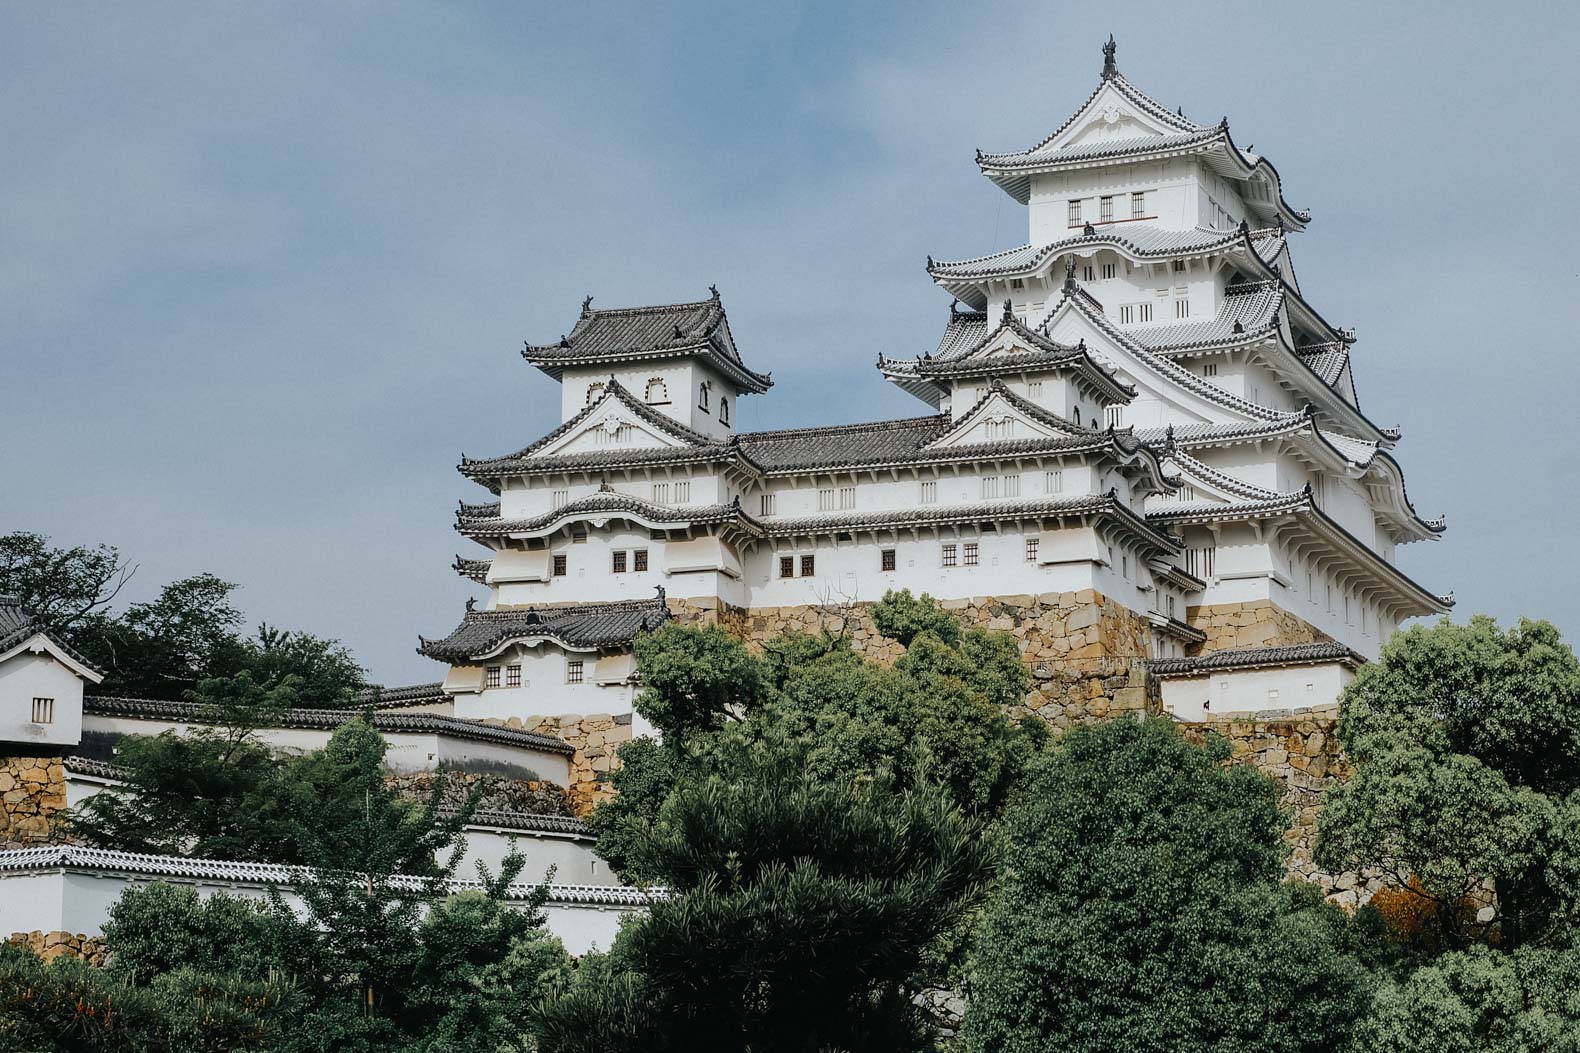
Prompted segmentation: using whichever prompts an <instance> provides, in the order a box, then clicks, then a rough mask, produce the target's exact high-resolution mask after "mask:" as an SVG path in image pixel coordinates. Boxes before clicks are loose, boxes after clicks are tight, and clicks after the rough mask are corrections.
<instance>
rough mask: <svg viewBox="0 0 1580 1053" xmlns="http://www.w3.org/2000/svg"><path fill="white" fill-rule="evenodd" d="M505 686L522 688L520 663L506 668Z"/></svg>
mask: <svg viewBox="0 0 1580 1053" xmlns="http://www.w3.org/2000/svg"><path fill="white" fill-rule="evenodd" d="M505 686H506V687H520V686H521V666H520V664H519V663H518V664H515V665H507V666H505Z"/></svg>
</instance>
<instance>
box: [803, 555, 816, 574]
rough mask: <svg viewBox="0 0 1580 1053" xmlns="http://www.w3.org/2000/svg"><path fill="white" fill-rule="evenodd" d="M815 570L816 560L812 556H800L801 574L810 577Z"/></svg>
mask: <svg viewBox="0 0 1580 1053" xmlns="http://www.w3.org/2000/svg"><path fill="white" fill-rule="evenodd" d="M816 571H817V560H816V558H815V557H813V556H802V557H801V576H802V577H803V578H810V577H811V576H812V575H813V574H814V573H816Z"/></svg>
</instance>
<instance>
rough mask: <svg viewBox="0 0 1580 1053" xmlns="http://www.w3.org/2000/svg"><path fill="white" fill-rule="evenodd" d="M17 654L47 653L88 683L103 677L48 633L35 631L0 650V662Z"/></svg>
mask: <svg viewBox="0 0 1580 1053" xmlns="http://www.w3.org/2000/svg"><path fill="white" fill-rule="evenodd" d="M19 654H47V655H49V656H50V657H51V658H53V659H54V660H55V661H57V662H59V663H60V664H61V665H63V666H65V667H66V668H67V669H69V670H71V672H72V673H74V674H76V675H77V676H78V677H80V678H81V679H83V680H86V681H88V682H89V683H90V684H97V683H99V682H100V681H101V680H103V679H104V674H103V673H101V672H99V671H98V670H97V669H95V668H93V667H92V666H91V665H88V664H87V663H86V662H84V661H83V660H82V659H80V658H78V657H77V656H76V655H74V654H72V653H71V651H69V650H67V649H66V648H65V647H62V646H61V645H60V644H58V643H56V642H55V641H54V640H53V639H52V638H51V637H50V635H49V634H48V633H45V632H37V633H34V634H33V635H32V636H29V637H27V638H26V639H24V640H21V641H20V642H18V643H16V644H13V645H12V646H10V647H8V648H6V649H5V650H4V651H3V652H0V662H6V661H9V660H10V659H11V658H14V657H15V656H17V655H19Z"/></svg>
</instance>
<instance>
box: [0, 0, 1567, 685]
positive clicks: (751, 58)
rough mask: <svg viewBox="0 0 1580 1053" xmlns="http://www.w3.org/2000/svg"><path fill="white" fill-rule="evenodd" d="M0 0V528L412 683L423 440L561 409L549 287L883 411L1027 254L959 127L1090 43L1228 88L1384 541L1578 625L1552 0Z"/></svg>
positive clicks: (859, 409) (1558, 26) (451, 440)
mask: <svg viewBox="0 0 1580 1053" xmlns="http://www.w3.org/2000/svg"><path fill="white" fill-rule="evenodd" d="M1105 6H1109V7H1111V8H1112V9H1111V10H1102V11H1099V9H1097V8H1094V7H1093V5H1091V4H1068V3H1051V2H1041V3H1011V4H991V3H984V4H976V5H960V4H940V3H932V2H922V0H913V2H910V3H905V4H885V5H878V4H859V3H794V2H776V3H772V4H755V3H740V2H735V3H685V2H675V3H666V4H652V3H632V4H623V3H583V4H563V3H552V4H551V3H537V2H530V0H520V2H514V3H451V4H427V3H416V2H403V0H388V2H380V3H349V2H347V3H319V2H315V3H301V4H292V3H283V2H282V3H269V4H241V3H234V4H224V3H203V4H191V5H186V4H174V3H160V2H157V0H149V2H145V3H140V4H135V5H130V4H127V5H111V4H73V5H63V4H27V3H20V2H17V3H11V4H6V5H3V6H0V133H3V135H4V142H5V149H4V151H3V152H0V364H3V373H0V451H3V452H4V457H3V468H0V532H5V531H10V530H33V531H38V532H41V533H44V534H47V535H49V536H50V537H51V538H52V539H53V540H54V541H55V542H56V543H58V544H78V543H83V544H95V543H99V542H109V543H113V544H115V545H118V546H119V547H120V548H121V550H122V552H123V553H124V554H125V555H126V556H127V557H128V558H129V559H130V560H132V561H133V562H135V563H137V564H138V566H139V570H138V572H137V575H136V577H135V579H134V581H133V584H132V586H131V587H130V588H129V589H128V591H127V593H125V594H124V595H125V597H126V598H128V599H131V600H138V599H146V598H149V597H151V596H152V595H154V594H156V593H157V591H158V589H159V587H160V586H161V585H163V584H164V583H166V582H168V581H171V580H174V579H177V578H180V577H184V576H186V575H190V574H195V573H199V572H203V571H209V572H213V573H215V574H218V575H220V576H221V577H223V578H225V579H227V580H230V581H234V582H238V583H240V584H241V586H242V588H241V589H240V590H239V591H238V592H237V594H236V600H237V603H238V605H239V606H240V607H241V608H242V609H243V611H244V612H245V614H246V616H247V618H248V621H249V623H256V622H259V621H265V622H268V623H270V624H275V625H280V626H285V627H290V628H298V629H305V630H309V631H312V632H315V633H318V634H321V635H326V636H331V637H335V638H338V639H341V640H343V641H345V642H346V643H347V644H348V645H349V646H350V647H351V648H352V649H353V651H354V652H355V653H356V655H357V656H358V657H359V658H360V659H361V660H362V662H363V663H364V664H365V665H366V666H367V667H368V668H369V670H370V673H371V675H372V677H373V679H374V680H376V681H380V682H383V683H386V684H399V683H411V682H417V681H424V680H433V679H438V678H439V677H440V676H441V675H442V668H441V667H440V666H439V665H437V664H436V663H433V662H431V661H429V660H427V659H424V658H422V657H420V656H418V655H417V654H416V653H415V650H414V648H415V646H416V643H417V635H418V634H419V633H422V634H424V635H427V636H430V637H435V636H442V635H444V634H445V633H447V632H448V631H449V630H450V629H451V628H453V627H454V625H455V623H456V622H457V621H458V620H459V617H460V615H461V613H462V610H463V604H464V602H465V599H466V598H467V596H469V595H473V594H478V595H481V592H482V590H481V587H479V586H474V585H472V584H471V583H469V582H466V581H464V580H463V579H460V578H458V577H457V576H456V575H455V573H454V572H453V571H452V570H451V569H450V563H451V561H452V559H453V557H454V555H455V554H456V553H458V552H464V553H467V554H469V555H472V554H482V553H481V550H476V551H475V552H474V551H473V549H474V548H475V546H473V545H472V543H471V542H468V541H466V540H465V539H463V538H460V537H459V536H458V535H456V534H455V532H454V530H453V522H454V516H453V512H454V506H455V503H456V501H457V500H459V499H463V498H464V499H467V500H480V499H483V498H485V497H486V492H485V491H483V490H482V489H480V488H478V487H477V486H476V485H475V484H472V483H469V482H468V481H466V480H464V479H463V478H461V477H460V476H459V475H458V474H457V473H456V471H455V465H456V463H457V462H458V461H459V459H460V457H461V455H462V454H463V453H465V454H468V455H470V456H473V457H479V456H493V455H498V454H503V453H506V452H509V451H512V450H516V449H519V448H520V447H522V446H524V445H526V444H528V443H529V442H531V441H533V440H535V439H536V438H538V437H539V436H541V435H542V434H543V433H545V432H547V431H549V430H550V429H551V428H552V427H553V426H554V425H555V424H557V423H558V406H559V404H558V387H557V385H556V384H555V383H554V382H553V381H551V380H549V379H548V378H547V377H545V376H543V375H542V374H540V373H538V372H537V371H536V370H534V369H533V368H531V367H530V366H528V365H527V364H526V363H524V362H523V361H522V360H521V358H520V356H519V354H518V352H519V350H520V347H521V344H522V342H523V341H525V340H531V341H534V342H540V343H541V342H549V341H552V340H555V339H557V338H558V337H559V336H560V334H562V333H564V332H565V331H566V330H568V329H569V328H570V326H571V325H572V324H573V323H574V321H575V318H576V315H577V312H578V309H579V305H580V302H581V299H582V297H583V296H584V295H587V294H588V293H591V294H593V295H595V296H596V297H597V303H598V304H600V305H602V306H620V305H631V304H644V303H662V302H670V301H675V300H686V299H700V298H702V297H704V296H706V295H707V288H708V286H709V284H710V283H716V284H717V285H718V287H719V289H720V292H721V293H722V295H723V298H724V303H725V306H726V308H727V309H728V311H729V315H730V323H731V329H732V330H733V332H734V334H735V336H736V338H737V341H738V343H739V344H740V346H741V348H742V351H743V354H744V355H745V357H746V359H747V361H748V363H749V364H750V365H752V366H753V367H754V368H757V369H759V370H771V371H772V372H773V375H774V380H775V387H774V388H773V390H772V391H771V392H769V394H768V395H766V396H763V397H753V398H749V399H743V400H742V401H741V404H740V406H739V420H738V422H737V423H738V426H739V427H741V428H743V429H755V428H771V427H793V426H799V425H812V424H832V423H845V422H852V421H857V420H875V419H884V418H888V417H895V416H909V415H915V414H917V413H922V412H927V410H926V407H924V406H923V404H922V403H920V402H917V401H915V400H914V399H912V398H911V397H910V396H907V395H905V394H903V393H902V392H900V391H898V390H896V389H894V388H892V387H890V386H889V385H887V384H885V383H884V382H883V381H882V380H881V379H880V378H879V376H878V375H877V372H876V370H875V369H874V368H873V363H874V361H875V360H876V358H877V357H878V354H879V353H880V352H881V353H883V354H885V355H888V356H890V357H906V356H914V355H916V354H919V353H921V352H922V351H926V350H930V349H931V347H932V346H933V343H935V342H936V339H937V336H938V333H939V331H940V328H941V326H942V325H943V323H944V319H945V317H946V315H947V313H948V305H949V298H948V296H947V295H946V294H944V293H943V292H941V291H940V290H938V289H937V288H935V287H934V286H933V285H932V284H931V282H930V281H929V280H928V278H927V276H926V273H925V271H924V262H925V260H926V258H927V256H928V255H929V254H930V255H932V256H935V257H937V258H939V259H959V258H963V257H968V256H975V255H979V254H983V253H987V252H992V251H994V250H997V249H1001V248H1008V247H1010V246H1013V245H1016V244H1019V243H1021V242H1023V241H1024V239H1025V235H1026V230H1025V211H1024V208H1023V207H1022V206H1020V205H1018V204H1016V203H1015V202H1014V201H1013V200H1011V199H1010V198H1009V197H1007V196H1006V195H1005V194H1003V193H1002V192H1000V191H999V190H998V189H996V188H995V187H994V186H993V185H992V184H991V183H989V182H988V181H987V180H985V179H984V178H983V177H982V176H981V175H980V174H979V173H978V171H977V169H976V166H975V164H974V163H973V160H972V158H973V156H974V151H975V150H976V149H977V148H982V149H984V150H988V151H996V150H1015V149H1021V148H1024V147H1026V146H1028V145H1030V144H1032V143H1034V142H1036V141H1037V140H1039V139H1041V138H1042V137H1043V136H1044V135H1046V134H1047V133H1048V132H1049V131H1051V130H1052V129H1053V128H1054V127H1056V126H1057V125H1058V124H1059V123H1060V122H1062V121H1063V120H1064V118H1065V117H1066V116H1068V115H1069V114H1070V113H1071V112H1072V111H1073V110H1074V109H1075V108H1076V107H1077V106H1078V105H1079V104H1080V103H1081V102H1082V101H1083V100H1084V99H1085V98H1086V96H1087V94H1088V93H1089V92H1090V91H1091V90H1092V89H1093V88H1094V87H1095V86H1096V83H1097V78H1098V74H1099V71H1100V68H1101V64H1102V56H1101V51H1100V48H1101V44H1102V42H1103V40H1104V39H1106V38H1107V36H1108V34H1109V33H1110V32H1112V33H1113V34H1114V35H1115V36H1116V37H1117V39H1118V42H1119V52H1118V64H1119V68H1120V70H1121V71H1123V72H1124V73H1125V75H1126V76H1127V77H1128V78H1129V79H1130V80H1131V81H1132V82H1133V83H1135V84H1136V85H1138V86H1139V87H1140V88H1141V89H1142V90H1144V91H1146V92H1148V93H1149V94H1151V95H1152V96H1153V97H1155V98H1157V99H1159V100H1160V101H1162V102H1164V103H1166V104H1167V105H1169V106H1176V105H1178V106H1183V107H1184V110H1185V113H1186V114H1187V115H1188V116H1191V117H1193V118H1195V119H1197V120H1200V121H1202V122H1203V123H1208V122H1211V121H1216V120H1217V119H1218V117H1219V116H1221V115H1225V114H1226V115H1228V117H1229V119H1230V124H1231V127H1232V129H1233V132H1234V136H1235V140H1236V142H1238V143H1240V144H1242V145H1244V146H1246V147H1247V148H1250V147H1253V146H1254V147H1255V150H1256V152H1257V153H1259V154H1262V155H1264V156H1267V157H1268V158H1269V159H1271V160H1272V161H1273V162H1274V163H1275V164H1276V165H1277V166H1278V170H1279V173H1280V174H1281V176H1282V177H1283V180H1284V188H1285V191H1284V192H1285V196H1286V198H1287V199H1288V200H1289V201H1290V202H1291V204H1293V205H1294V206H1295V207H1297V208H1309V209H1311V211H1312V213H1313V221H1312V223H1311V225H1310V227H1309V229H1308V231H1307V232H1305V233H1303V234H1301V235H1299V236H1298V237H1297V238H1295V239H1293V241H1294V244H1293V253H1294V262H1295V266H1296V268H1297V273H1298V274H1299V276H1300V282H1301V286H1302V288H1303V290H1304V291H1305V293H1306V295H1307V297H1308V298H1309V299H1310V300H1311V301H1312V303H1313V304H1314V305H1315V306H1316V307H1317V309H1318V310H1319V311H1321V312H1322V314H1323V315H1324V316H1325V317H1326V318H1328V319H1329V320H1330V321H1332V322H1333V323H1334V324H1336V325H1344V326H1353V327H1354V328H1355V329H1356V330H1357V331H1358V335H1359V343H1358V344H1357V345H1356V346H1355V348H1354V363H1355V365H1354V369H1355V373H1356V378H1357V382H1358V384H1359V386H1360V395H1361V403H1362V407H1363V408H1364V409H1365V410H1366V411H1367V412H1368V413H1369V414H1370V415H1371V416H1372V418H1373V419H1375V420H1377V421H1378V422H1379V423H1381V424H1385V425H1387V424H1396V423H1397V424H1399V425H1401V426H1402V427H1403V429H1404V440H1403V442H1402V443H1401V444H1400V446H1399V448H1398V450H1397V451H1396V453H1397V455H1398V457H1399V459H1400V460H1401V462H1402V464H1403V465H1404V468H1405V472H1406V479H1407V482H1408V486H1409V493H1410V497H1411V498H1412V500H1413V501H1414V503H1415V505H1416V507H1417V508H1418V509H1419V511H1420V512H1421V513H1422V514H1423V515H1426V516H1436V515H1440V514H1443V515H1446V516H1447V517H1448V522H1449V530H1448V533H1447V534H1446V536H1445V537H1444V538H1443V539H1442V540H1441V541H1438V542H1427V543H1420V544H1415V545H1411V546H1409V547H1408V548H1407V549H1405V550H1403V552H1402V553H1401V556H1400V563H1401V565H1402V566H1403V568H1404V569H1405V570H1406V571H1407V572H1408V573H1410V574H1411V575H1412V576H1414V577H1415V578H1416V579H1417V580H1419V581H1421V582H1422V583H1423V584H1426V585H1427V586H1428V587H1430V588H1432V589H1434V590H1435V591H1443V592H1446V591H1449V590H1452V591H1454V592H1455V593H1456V595H1457V597H1458V601H1459V603H1458V607H1457V608H1456V615H1455V617H1456V618H1463V617H1465V616H1468V615H1469V614H1472V613H1477V612H1487V613H1490V614H1493V615H1495V616H1497V617H1499V618H1500V619H1503V620H1508V619H1512V618H1514V617H1517V616H1520V615H1529V616H1533V617H1545V618H1549V619H1551V620H1552V621H1554V622H1555V623H1556V624H1557V625H1558V626H1559V628H1560V629H1561V630H1563V631H1564V632H1565V633H1566V634H1567V635H1568V636H1569V637H1570V638H1571V639H1575V638H1580V587H1577V585H1580V580H1577V579H1580V575H1577V574H1576V571H1575V569H1574V568H1575V565H1576V557H1575V553H1574V541H1573V532H1574V524H1575V523H1576V522H1577V521H1580V498H1577V496H1576V495H1577V491H1580V471H1577V468H1576V459H1575V457H1574V456H1573V453H1572V448H1573V446H1574V444H1575V436H1576V426H1575V420H1574V410H1575V407H1576V405H1577V404H1580V398H1577V396H1580V391H1577V388H1580V354H1577V351H1576V346H1575V345H1576V335H1575V334H1576V333H1577V332H1580V326H1577V322H1580V318H1577V314H1580V306H1577V305H1580V296H1577V278H1580V263H1577V262H1576V260H1577V255H1576V252H1575V246H1576V245H1580V229H1577V227H1580V222H1577V220H1576V205H1577V203H1576V200H1575V193H1574V191H1573V189H1572V183H1573V179H1574V175H1573V174H1574V172H1575V171H1576V169H1577V167H1580V148H1577V143H1580V136H1577V134H1576V122H1575V118H1574V112H1573V102H1574V100H1575V99H1576V98H1577V97H1580V72H1577V71H1580V66H1577V64H1576V63H1575V62H1573V60H1572V56H1573V55H1574V54H1575V53H1576V51H1577V50H1580V12H1577V10H1576V9H1574V8H1571V7H1569V6H1568V5H1558V4H1550V3H1533V2H1524V0H1512V2H1509V3H1503V4H1499V5H1495V6H1493V7H1488V6H1487V5H1485V4H1471V3H1462V2H1438V3H1431V4H1425V3H1420V4H1387V5H1379V4H1376V3H1359V2H1351V0H1335V2H1327V3H1323V4H1300V5H1294V4H1281V3H1274V4H1269V3H1267V2H1266V0H1258V2H1255V3H1249V2H1247V3H1238V2H1236V3H1198V4H1180V3H1177V2H1173V3H1153V2H1140V3H1127V4H1124V5H1105Z"/></svg>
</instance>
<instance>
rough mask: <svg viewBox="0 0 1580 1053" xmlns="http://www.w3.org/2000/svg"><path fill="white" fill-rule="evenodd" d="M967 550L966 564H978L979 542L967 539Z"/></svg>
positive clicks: (972, 565) (971, 565)
mask: <svg viewBox="0 0 1580 1053" xmlns="http://www.w3.org/2000/svg"><path fill="white" fill-rule="evenodd" d="M965 550H966V553H965V555H966V559H965V563H966V566H968V567H974V566H976V565H977V543H976V542H975V541H967V542H966V543H965Z"/></svg>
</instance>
